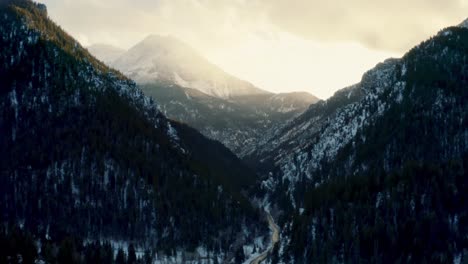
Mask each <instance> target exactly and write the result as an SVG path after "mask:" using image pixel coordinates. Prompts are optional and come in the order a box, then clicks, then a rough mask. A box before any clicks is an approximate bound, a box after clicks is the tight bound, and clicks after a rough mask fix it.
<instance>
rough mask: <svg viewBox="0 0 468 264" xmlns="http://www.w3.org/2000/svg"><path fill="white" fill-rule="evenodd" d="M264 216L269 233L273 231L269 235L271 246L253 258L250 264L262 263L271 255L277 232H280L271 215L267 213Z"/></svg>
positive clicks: (277, 237)
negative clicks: (265, 216)
mask: <svg viewBox="0 0 468 264" xmlns="http://www.w3.org/2000/svg"><path fill="white" fill-rule="evenodd" d="M266 214H267V220H268V226H269V227H270V229H271V231H273V233H272V234H271V245H270V246H269V247H268V249H267V250H265V251H264V252H263V253H262V254H260V255H259V256H258V257H256V258H254V259H253V260H252V261H251V262H250V264H260V263H261V262H262V261H264V260H265V259H266V258H267V257H268V255H269V254H270V253H271V251H273V248H274V247H275V245H276V243H278V241H279V232H280V230H279V227H278V225H276V224H275V221H274V220H273V217H272V216H271V214H270V213H268V212H266Z"/></svg>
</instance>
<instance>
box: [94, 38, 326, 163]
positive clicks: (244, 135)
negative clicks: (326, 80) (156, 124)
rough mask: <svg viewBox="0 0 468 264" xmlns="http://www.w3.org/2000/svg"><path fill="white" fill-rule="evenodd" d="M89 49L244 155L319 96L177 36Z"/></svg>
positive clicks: (175, 113)
mask: <svg viewBox="0 0 468 264" xmlns="http://www.w3.org/2000/svg"><path fill="white" fill-rule="evenodd" d="M88 50H89V51H90V52H91V53H93V54H94V55H95V56H96V57H97V58H99V59H101V60H102V61H104V62H106V63H107V64H108V65H111V66H112V67H115V68H116V69H118V70H120V71H121V72H122V73H124V74H125V75H127V76H128V77H129V78H132V79H134V80H135V81H136V82H137V83H138V84H139V85H140V86H141V88H142V90H143V91H144V92H145V93H146V94H147V95H149V96H151V97H152V98H154V99H155V100H156V101H157V102H158V104H159V105H160V107H161V110H162V111H163V112H164V113H165V114H166V115H167V116H168V117H169V118H172V119H174V120H177V121H181V122H184V123H187V124H189V125H190V126H193V127H195V128H197V129H198V130H199V131H201V132H202V133H203V134H204V135H206V136H207V137H209V138H212V139H215V140H218V141H220V142H222V143H223V144H225V145H226V146H227V147H229V148H230V149H231V150H232V151H234V152H235V153H236V154H238V155H239V156H243V155H244V153H245V149H246V148H247V147H248V146H254V145H256V141H257V139H259V138H261V136H262V135H263V134H264V133H265V132H266V131H267V130H268V129H270V128H271V127H273V126H275V125H276V124H282V123H284V122H286V121H287V120H289V119H291V118H292V117H294V116H296V115H298V114H300V113H302V112H303V111H305V110H306V109H307V108H308V107H309V106H310V105H311V104H313V103H316V102H318V101H319V99H318V98H317V97H315V96H313V95H311V94H308V93H305V92H295V93H282V94H274V93H271V92H267V91H264V90H261V89H259V88H257V87H255V86H253V85H252V84H250V83H248V82H246V81H242V80H240V79H238V78H236V77H233V76H231V75H229V74H227V73H225V72H224V71H223V70H221V69H220V68H219V67H217V66H215V65H213V64H212V63H210V62H209V61H208V60H206V59H205V58H203V57H202V56H201V55H200V54H198V53H197V52H196V51H195V50H194V49H193V48H191V47H190V46H188V45H187V44H185V43H183V42H181V41H179V40H177V39H176V38H174V37H163V36H156V35H153V36H149V37H147V38H145V39H144V40H143V41H141V42H140V43H138V44H136V45H135V46H134V47H132V48H130V49H129V50H128V51H126V52H124V53H122V52H121V51H120V50H119V49H118V48H115V47H112V46H109V45H93V46H91V47H88Z"/></svg>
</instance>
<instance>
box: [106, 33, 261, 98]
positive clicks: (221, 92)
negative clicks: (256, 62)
mask: <svg viewBox="0 0 468 264" xmlns="http://www.w3.org/2000/svg"><path fill="white" fill-rule="evenodd" d="M112 66H114V67H115V68H117V69H119V70H120V71H122V72H123V73H124V74H126V75H127V76H128V77H130V78H132V79H134V80H135V81H136V82H138V83H140V84H148V83H154V82H157V81H169V82H174V83H176V84H178V85H180V86H183V87H189V88H194V89H197V90H199V91H201V92H203V93H206V94H208V95H211V96H215V97H219V98H224V99H227V98H232V97H236V96H242V95H252V94H266V93H268V92H266V91H263V90H261V89H258V88H256V87H255V86H253V85H252V84H250V83H248V82H245V81H242V80H239V79H237V78H236V77H234V76H231V75H229V74H227V73H226V72H224V71H223V70H222V69H220V68H219V67H217V66H216V65H214V64H212V63H210V62H209V61H208V60H206V59H205V58H203V57H202V56H201V55H199V53H198V52H197V51H196V50H195V49H193V48H192V47H190V46H189V45H187V44H185V43H184V42H182V41H180V40H178V39H176V38H175V37H172V36H159V35H150V36H148V37H146V38H145V39H144V40H143V41H141V42H139V43H138V44H136V45H135V46H133V47H132V48H130V49H129V50H128V51H127V52H126V53H124V54H123V55H122V56H120V57H119V58H118V59H117V60H115V61H114V62H113V63H112Z"/></svg>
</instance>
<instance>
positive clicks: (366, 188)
mask: <svg viewBox="0 0 468 264" xmlns="http://www.w3.org/2000/svg"><path fill="white" fill-rule="evenodd" d="M467 59H468V29H466V28H465V27H451V28H447V29H445V30H442V31H441V32H439V33H438V34H437V35H436V36H434V37H433V38H431V39H429V40H428V41H425V42H423V43H421V44H420V45H418V46H417V47H415V48H413V49H412V50H411V51H409V52H408V53H407V54H406V55H405V56H404V57H403V58H401V59H390V60H387V61H385V62H384V63H381V64H379V65H377V67H375V68H374V69H372V70H370V71H369V72H367V73H366V74H365V75H364V76H363V78H362V81H361V82H360V83H359V84H356V85H354V86H351V87H349V88H346V89H343V90H341V91H338V92H337V93H336V94H335V95H334V96H333V97H332V98H330V99H329V100H327V101H325V102H319V103H317V104H315V105H312V106H311V107H310V108H309V109H308V110H307V111H306V112H305V113H304V114H302V115H301V116H299V117H297V118H296V119H295V120H293V121H291V122H289V123H288V124H286V125H285V126H284V127H283V128H282V129H280V130H278V131H272V132H271V133H270V134H269V136H268V137H267V139H265V140H264V141H263V142H261V143H260V144H259V146H258V147H257V148H256V149H253V150H252V151H251V152H250V153H251V154H250V155H249V156H247V158H246V159H247V160H248V159H250V160H249V161H250V162H251V164H252V165H253V166H255V165H256V166H257V168H258V170H259V171H260V172H261V173H262V174H263V175H264V180H263V182H262V184H261V188H260V189H261V191H259V193H262V192H263V193H266V199H265V201H266V202H269V203H277V204H278V205H279V208H281V210H283V212H284V213H285V215H284V216H283V218H282V224H283V227H284V228H283V229H284V233H283V236H284V237H285V238H283V239H282V240H281V241H282V245H280V246H279V250H278V251H277V253H275V254H276V256H278V257H279V258H280V259H281V260H282V261H283V262H285V263H310V262H325V263H326V262H337V263H343V262H346V263H347V262H352V263H362V262H371V263H375V262H386V261H388V262H389V263H394V262H401V261H407V260H411V261H414V262H434V263H444V262H452V261H456V260H461V259H466V258H468V254H467V252H468V251H467V249H468V243H467V240H466V237H464V235H460V234H465V233H466V232H467V231H468V225H467V224H466V223H467V219H468V214H467V211H466V208H467V203H466V201H467V198H468V197H467V195H466V194H467V193H468V181H467V179H468V178H467V175H468V174H467V168H468V167H467V164H468V163H467V162H468V160H467V158H468V123H467V120H466V116H467V114H468V104H467V103H466V102H468V90H467V87H468V79H467V77H466V76H467V69H468V66H467V63H466V62H467ZM454 219H456V220H454Z"/></svg>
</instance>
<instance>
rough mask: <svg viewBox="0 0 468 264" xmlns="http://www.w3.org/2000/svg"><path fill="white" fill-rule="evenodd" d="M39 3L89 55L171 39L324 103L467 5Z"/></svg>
mask: <svg viewBox="0 0 468 264" xmlns="http://www.w3.org/2000/svg"><path fill="white" fill-rule="evenodd" d="M39 1H43V2H44V3H45V4H47V6H48V10H49V15H50V16H51V17H52V18H53V19H54V20H55V21H56V22H58V23H59V24H60V25H61V26H62V27H63V28H64V29H65V30H67V31H68V32H69V33H71V34H72V35H73V36H75V37H76V38H78V39H79V40H80V41H82V42H83V44H85V45H86V44H96V43H105V44H111V45H115V46H117V47H121V48H129V47H131V46H132V45H134V44H135V43H137V42H139V41H140V40H142V39H144V38H145V37H146V36H147V35H149V34H162V35H173V36H175V37H177V38H179V39H182V40H183V41H185V42H187V43H189V44H190V45H191V46H193V47H194V48H195V49H196V50H198V51H200V53H202V54H203V55H204V56H205V57H207V58H208V59H209V60H210V61H212V62H214V63H215V64H217V65H220V66H221V67H222V68H223V69H225V70H226V71H228V72H230V73H232V74H234V75H236V76H238V77H240V78H243V79H246V80H248V81H251V82H253V83H254V84H256V85H258V86H260V87H261V88H264V89H268V90H272V91H277V92H280V91H281V92H287V91H292V90H308V91H309V92H311V93H314V94H316V95H318V96H320V97H322V98H327V97H328V96H330V95H331V94H333V92H334V91H336V90H337V89H340V88H343V87H345V86H347V85H349V84H352V83H354V82H357V81H359V79H360V78H361V76H362V74H363V73H364V71H365V70H367V69H369V68H371V67H372V66H373V65H375V64H376V63H378V62H380V61H382V60H383V59H385V58H387V57H389V56H400V55H402V54H403V53H404V52H405V51H407V50H408V49H410V48H412V47H413V46H414V45H416V44H418V43H419V42H420V41H422V40H425V39H426V38H428V37H429V36H431V35H433V34H435V33H436V32H437V31H438V30H439V29H441V28H443V27H446V26H450V25H455V24H458V23H459V22H461V21H462V20H464V18H465V16H466V15H467V14H468V0H411V1H408V0H385V1H382V0H320V1H319V0H79V1H76V0H39ZM336 76H339V77H340V78H336Z"/></svg>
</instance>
